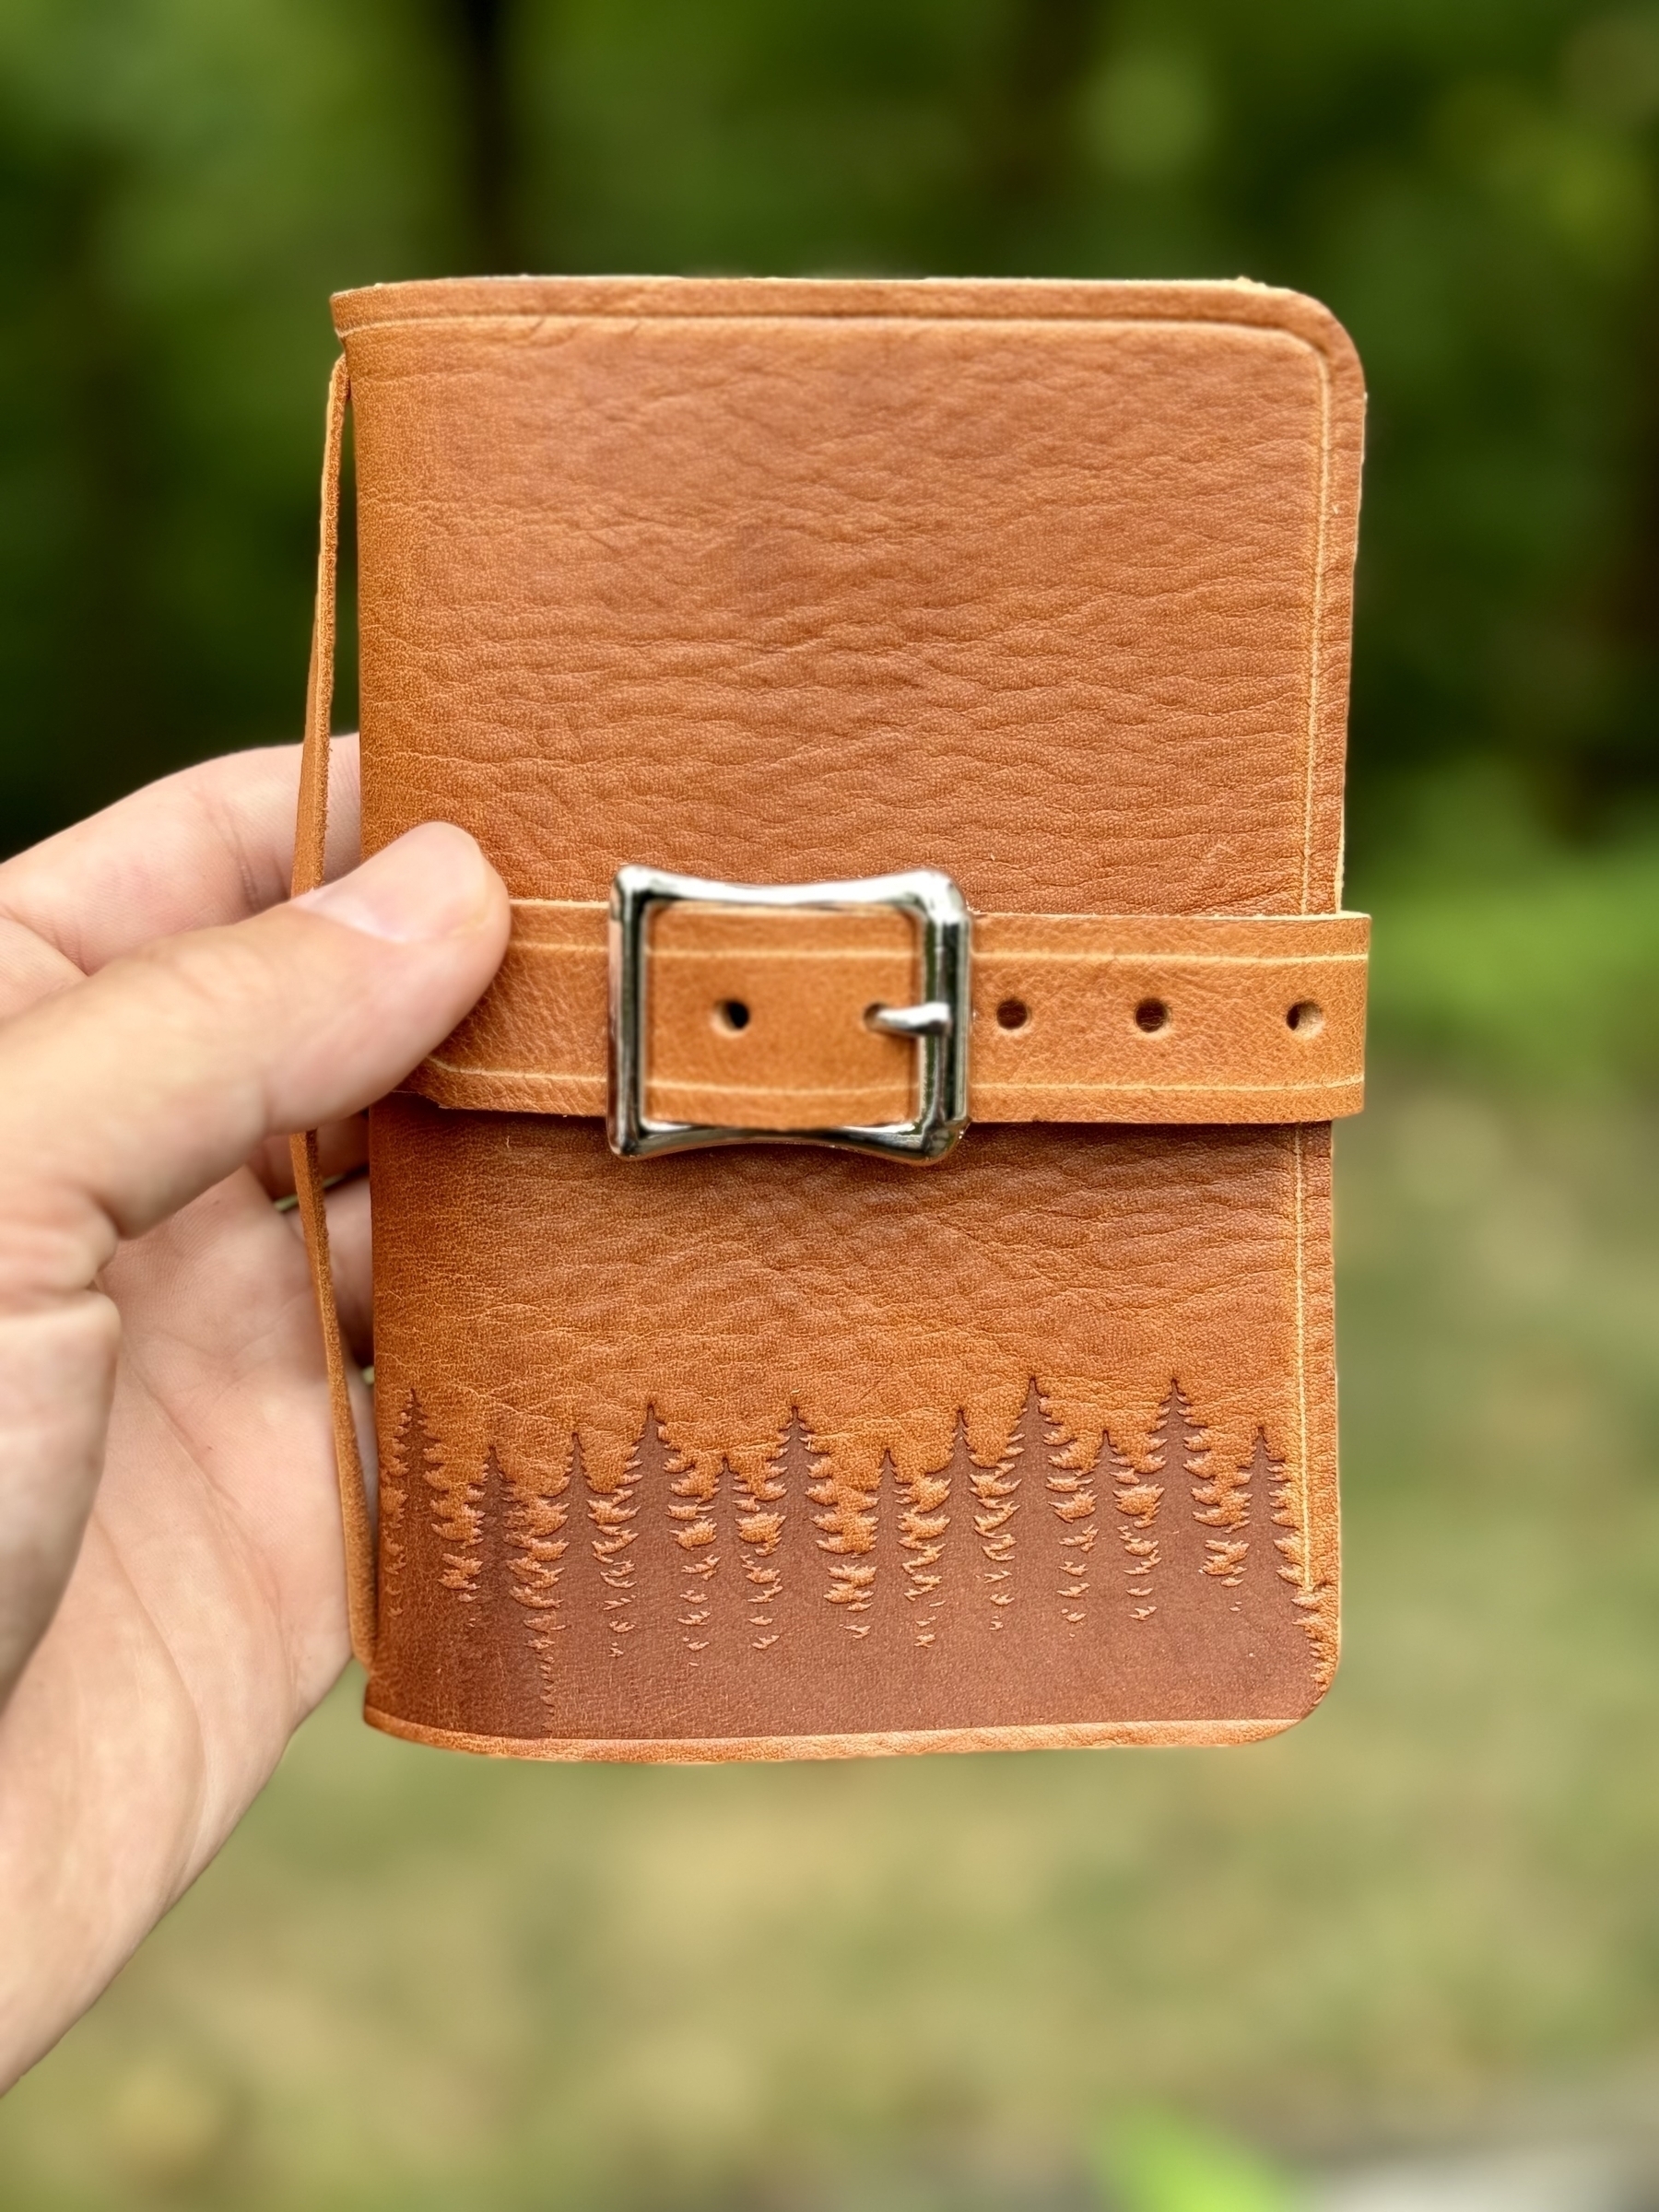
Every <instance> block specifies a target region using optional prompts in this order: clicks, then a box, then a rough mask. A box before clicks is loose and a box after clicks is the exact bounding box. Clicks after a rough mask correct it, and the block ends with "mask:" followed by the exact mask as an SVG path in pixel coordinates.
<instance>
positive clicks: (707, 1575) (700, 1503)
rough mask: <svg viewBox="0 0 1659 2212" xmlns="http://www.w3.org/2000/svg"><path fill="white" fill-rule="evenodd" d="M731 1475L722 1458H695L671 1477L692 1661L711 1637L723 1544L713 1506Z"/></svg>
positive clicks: (682, 1617) (685, 1640)
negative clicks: (704, 1461) (704, 1460)
mask: <svg viewBox="0 0 1659 2212" xmlns="http://www.w3.org/2000/svg"><path fill="white" fill-rule="evenodd" d="M731 1481H732V1470H731V1468H730V1467H729V1466H728V1465H726V1463H725V1461H724V1459H723V1460H721V1461H720V1462H719V1463H718V1465H715V1466H713V1467H707V1466H705V1465H703V1464H701V1463H700V1462H699V1461H693V1462H691V1464H690V1465H685V1466H682V1468H681V1470H680V1471H679V1472H678V1473H677V1474H675V1473H673V1472H670V1474H669V1477H668V1496H669V1505H668V1518H669V1521H670V1523H671V1524H672V1526H673V1535H674V1542H675V1547H676V1548H677V1551H678V1553H679V1588H678V1592H677V1597H678V1611H677V1617H678V1624H679V1631H680V1642H681V1644H682V1645H683V1646H684V1648H685V1650H686V1652H687V1653H688V1654H689V1655H690V1656H691V1658H692V1659H693V1660H694V1661H695V1660H698V1659H700V1656H701V1654H702V1653H704V1652H706V1651H707V1650H708V1649H709V1646H710V1643H711V1641H712V1634H711V1623H712V1615H713V1611H714V1604H713V1589H712V1584H713V1582H714V1578H715V1576H716V1575H717V1574H718V1573H719V1571H720V1565H721V1554H722V1552H723V1551H724V1548H725V1547H724V1545H722V1544H721V1543H720V1540H719V1539H720V1531H719V1528H718V1527H717V1525H716V1522H715V1512H716V1509H717V1507H718V1506H719V1503H720V1493H721V1488H722V1485H723V1484H727V1485H729V1484H730V1483H731Z"/></svg>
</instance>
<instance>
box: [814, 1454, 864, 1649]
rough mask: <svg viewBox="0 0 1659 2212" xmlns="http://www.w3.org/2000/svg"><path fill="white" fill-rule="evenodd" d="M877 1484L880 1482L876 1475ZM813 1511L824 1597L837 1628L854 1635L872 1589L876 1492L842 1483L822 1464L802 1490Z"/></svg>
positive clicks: (860, 1627) (861, 1624)
mask: <svg viewBox="0 0 1659 2212" xmlns="http://www.w3.org/2000/svg"><path fill="white" fill-rule="evenodd" d="M879 1480H880V1476H879V1472H878V1473H877V1481H879ZM806 1495H807V1498H808V1499H809V1500H811V1502H812V1504H813V1505H815V1506H816V1507H817V1508H818V1511H817V1512H815V1513H814V1514H813V1516H812V1523H813V1526H814V1527H815V1528H817V1529H819V1530H821V1531H822V1535H821V1537H820V1539H819V1546H818V1548H819V1549H820V1550H821V1551H824V1552H826V1553H828V1554H829V1561H830V1576H829V1582H830V1586H829V1590H828V1592H827V1593H826V1594H827V1595H828V1597H829V1600H830V1605H832V1606H835V1607H836V1608H837V1609H838V1617H839V1618H840V1619H841V1625H842V1626H843V1627H844V1628H846V1629H847V1630H849V1631H850V1632H851V1633H852V1634H853V1635H854V1636H863V1635H865V1633H866V1631H867V1629H868V1623H867V1622H866V1621H865V1620H864V1619H863V1618H861V1616H862V1615H864V1614H865V1613H867V1612H868V1611H869V1609H870V1598H871V1594H872V1592H873V1591H874V1589H875V1586H876V1566H875V1562H874V1560H873V1559H871V1557H870V1555H871V1553H872V1552H873V1551H874V1550H875V1548H876V1493H875V1491H874V1490H871V1489H866V1488H863V1487H861V1486H860V1485H857V1484H854V1483H852V1482H847V1481H843V1480H841V1478H839V1477H837V1475H836V1472H835V1469H834V1467H833V1466H832V1465H828V1464H826V1465H825V1467H824V1471H823V1473H822V1474H821V1476H820V1477H819V1478H818V1481H817V1482H815V1483H813V1484H812V1485H811V1486H810V1487H809V1488H808V1489H807V1492H806Z"/></svg>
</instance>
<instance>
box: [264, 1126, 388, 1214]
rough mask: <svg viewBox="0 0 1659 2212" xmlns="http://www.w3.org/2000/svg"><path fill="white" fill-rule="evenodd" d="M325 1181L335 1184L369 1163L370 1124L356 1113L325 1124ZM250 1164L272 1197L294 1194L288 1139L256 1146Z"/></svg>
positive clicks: (321, 1141)
mask: <svg viewBox="0 0 1659 2212" xmlns="http://www.w3.org/2000/svg"><path fill="white" fill-rule="evenodd" d="M317 1149H318V1151H319V1153H320V1154H321V1156H322V1162H323V1179H324V1182H334V1181H335V1178H336V1177H338V1176H341V1175H355V1174H356V1173H357V1171H358V1170H359V1168H365V1167H367V1166H368V1164H369V1121H368V1117H367V1115H365V1114H361V1113H354V1114H353V1115H352V1116H351V1118H350V1120H349V1121H345V1122H325V1123H324V1125H323V1127H322V1128H321V1129H320V1130H318V1132H317ZM248 1165H249V1167H251V1168H252V1169H253V1172H254V1174H255V1175H256V1176H257V1177H258V1179H259V1181H260V1182H261V1183H262V1184H263V1185H264V1187H265V1191H266V1193H267V1194H268V1195H269V1196H271V1197H272V1198H291V1197H292V1196H293V1194H294V1154H293V1148H292V1147H291V1146H290V1145H289V1143H288V1138H287V1137H286V1136H267V1137H265V1138H263V1139H262V1140H261V1141H260V1143H258V1144H257V1145H255V1146H254V1147H253V1151H252V1152H251V1153H250V1154H249V1156H248Z"/></svg>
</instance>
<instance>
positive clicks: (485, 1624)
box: [468, 1444, 541, 1736]
mask: <svg viewBox="0 0 1659 2212" xmlns="http://www.w3.org/2000/svg"><path fill="white" fill-rule="evenodd" d="M517 1510H518V1507H517V1502H516V1491H515V1488H514V1486H513V1484H512V1481H511V1480H510V1479H509V1477H508V1474H507V1470H506V1469H505V1468H504V1467H503V1466H502V1465H501V1460H500V1453H498V1452H497V1451H496V1448H495V1446H494V1445H493V1444H491V1445H490V1447H489V1448H488V1451H487V1452H486V1453H485V1454H484V1470H483V1476H482V1479H481V1480H480V1482H479V1484H478V1486H477V1515H478V1542H477V1577H476V1580H475V1583H474V1586H473V1593H472V1600H471V1603H472V1617H473V1623H474V1628H475V1634H476V1638H477V1651H476V1652H475V1653H474V1659H473V1667H472V1674H473V1680H474V1683H475V1685H476V1687H475V1688H474V1691H473V1695H472V1698H471V1700H470V1707H471V1709H470V1711H469V1713H468V1725H469V1726H470V1727H471V1728H472V1729H473V1730H474V1731H476V1732H477V1734H479V1735H495V1736H529V1735H536V1734H538V1733H539V1730H540V1722H541V1711H540V1707H541V1698H540V1688H541V1685H540V1679H539V1676H538V1673H537V1669H536V1665H535V1649H534V1647H533V1645H532V1643H531V1641H530V1624H529V1621H528V1619H527V1618H526V1617H525V1614H524V1608H523V1606H520V1605H518V1604H516V1603H515V1602H514V1597H515V1592H514V1589H513V1583H512V1571H511V1564H510V1562H511V1559H512V1523H513V1517H514V1514H515V1512H517Z"/></svg>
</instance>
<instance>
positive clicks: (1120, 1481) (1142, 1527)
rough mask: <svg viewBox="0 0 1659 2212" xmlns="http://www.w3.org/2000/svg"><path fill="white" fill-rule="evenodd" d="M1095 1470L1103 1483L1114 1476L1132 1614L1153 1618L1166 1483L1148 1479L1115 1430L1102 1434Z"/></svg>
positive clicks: (1113, 1495)
mask: <svg viewBox="0 0 1659 2212" xmlns="http://www.w3.org/2000/svg"><path fill="white" fill-rule="evenodd" d="M1094 1474H1095V1479H1096V1481H1097V1482H1099V1483H1100V1484H1101V1486H1102V1487H1104V1483H1105V1481H1106V1479H1107V1478H1110V1480H1111V1483H1112V1504H1113V1506H1114V1507H1115V1508H1116V1510H1117V1512H1119V1514H1120V1515H1121V1516H1122V1519H1121V1520H1120V1522H1119V1524H1118V1540H1119V1541H1120V1543H1121V1544H1122V1545H1123V1547H1124V1554H1125V1561H1124V1583H1125V1587H1126V1590H1127V1594H1128V1599H1129V1618H1130V1619H1131V1620H1136V1621H1140V1620H1150V1619H1151V1618H1152V1617H1153V1615H1154V1614H1155V1613H1156V1612H1157V1610H1158V1586H1157V1583H1156V1581H1155V1579H1154V1578H1155V1576H1156V1574H1157V1571H1158V1567H1159V1549H1158V1534H1157V1522H1158V1512H1159V1506H1160V1505H1161V1504H1162V1502H1163V1494H1164V1486H1163V1485H1162V1483H1161V1482H1152V1481H1150V1480H1148V1478H1147V1477H1146V1476H1145V1475H1143V1474H1142V1473H1141V1471H1140V1469H1139V1468H1138V1467H1135V1466H1133V1465H1131V1464H1130V1463H1129V1461H1128V1460H1126V1459H1125V1458H1124V1454H1123V1453H1121V1452H1120V1451H1119V1450H1118V1448H1117V1446H1116V1445H1115V1444H1114V1443H1113V1442H1112V1431H1111V1430H1106V1432H1105V1433H1104V1434H1103V1435H1102V1437H1101V1438H1100V1451H1099V1453H1097V1454H1096V1458H1095V1465H1094Z"/></svg>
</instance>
